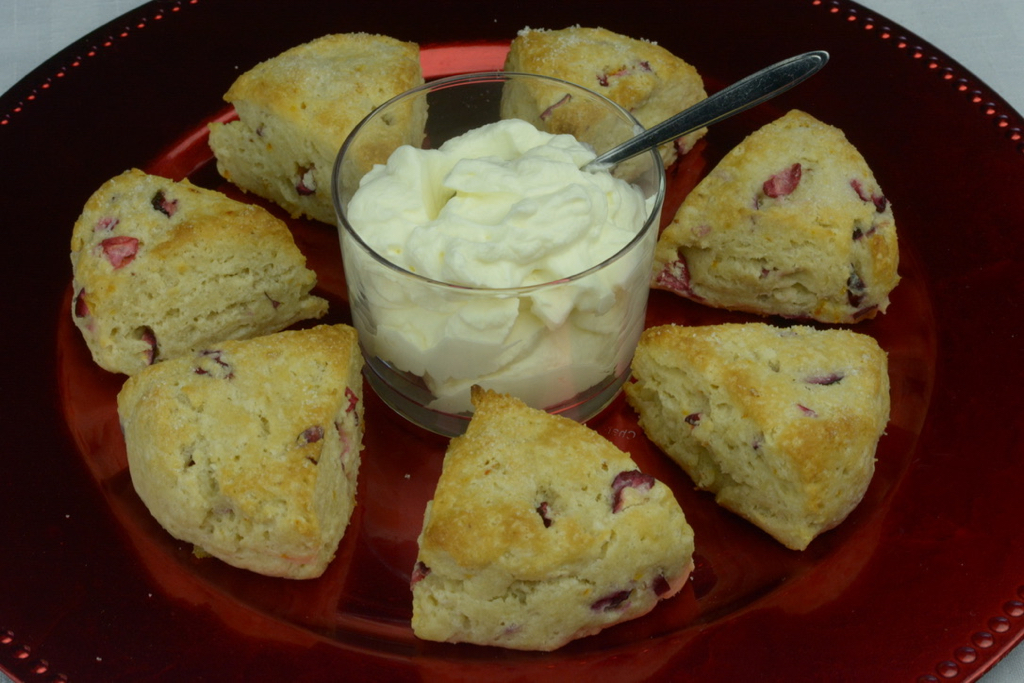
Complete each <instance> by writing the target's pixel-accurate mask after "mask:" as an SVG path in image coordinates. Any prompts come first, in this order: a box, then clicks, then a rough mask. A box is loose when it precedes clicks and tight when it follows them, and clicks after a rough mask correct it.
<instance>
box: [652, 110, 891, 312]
mask: <svg viewBox="0 0 1024 683" xmlns="http://www.w3.org/2000/svg"><path fill="white" fill-rule="evenodd" d="M898 264H899V249H898V247H897V242H896V224H895V222H894V220H893V214H892V207H891V205H890V203H889V201H888V200H887V199H886V197H885V195H884V194H883V193H882V190H881V188H880V187H879V186H878V183H877V182H876V181H875V177H874V175H873V174H872V172H871V169H870V168H869V167H868V165H867V162H866V161H865V160H864V157H862V156H861V154H860V153H859V152H858V151H857V150H856V149H855V148H854V146H853V145H852V144H850V142H849V141H848V140H847V139H846V136H845V135H844V134H843V132H842V131H840V130H839V129H838V128H835V127H833V126H829V125H827V124H824V123H822V122H821V121H818V120H817V119H815V118H814V117H812V116H810V115H809V114H805V113H803V112H801V111H797V110H793V111H790V112H789V113H788V114H786V115H785V116H783V117H781V118H779V119H777V120H776V121H774V122H772V123H769V124H768V125H766V126H764V127H762V128H760V129H759V130H757V131H755V132H754V133H752V134H751V135H750V136H748V137H747V138H746V140H744V141H743V142H742V143H740V144H739V145H738V146H736V147H735V148H734V149H732V150H731V151H730V152H729V153H728V154H727V155H726V156H725V158H723V159H722V161H721V162H720V163H719V164H718V165H717V166H716V167H715V168H714V169H713V170H712V171H711V173H710V174H709V175H708V176H707V177H706V178H705V179H704V180H702V181H701V183H700V184H699V185H697V187H696V188H695V189H694V190H693V191H692V192H691V193H690V194H689V195H688V196H687V197H686V199H685V200H684V201H683V203H682V205H681V206H680V208H679V210H678V212H677V213H676V215H675V218H674V219H673V221H672V222H671V224H669V225H668V227H666V229H665V230H664V232H663V233H662V235H661V238H660V240H659V242H658V248H657V252H656V255H655V264H654V279H653V286H654V287H655V288H659V289H666V290H669V291H672V292H675V293H676V294H680V295H682V296H684V297H687V298H689V299H692V300H694V301H699V302H702V303H704V304H707V305H709V306H714V307H718V308H727V309H733V310H740V311H748V312H752V313H758V314H761V315H780V316H784V317H787V318H802V319H813V320H818V321H820V322H826V323H853V322H857V321H859V320H863V319H866V318H873V317H874V316H875V315H876V314H877V313H881V312H885V310H886V308H887V307H888V305H889V293H890V292H891V291H892V289H893V288H894V287H895V286H896V284H897V283H898V282H899V275H898V274H897V266H898Z"/></svg>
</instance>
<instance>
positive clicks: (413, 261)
mask: <svg viewBox="0 0 1024 683" xmlns="http://www.w3.org/2000/svg"><path fill="white" fill-rule="evenodd" d="M424 118H425V124H424V123H423V121H424ZM499 122H504V124H503V127H501V128H500V130H499V128H497V127H496V124H498V123H499ZM524 122H525V123H524ZM527 124H531V125H530V126H527ZM421 125H423V126H424V128H423V131H422V134H421V135H415V134H414V135H412V136H411V137H413V138H416V137H420V138H421V139H422V143H421V145H420V148H421V149H422V150H428V152H426V153H425V154H422V155H419V154H417V151H416V150H414V149H411V148H410V147H411V146H408V145H406V146H405V147H406V149H403V150H400V152H399V153H395V148H396V147H397V145H394V144H388V143H386V142H384V141H386V140H387V139H389V136H388V135H387V134H388V133H389V132H391V131H393V129H394V128H395V127H396V126H407V127H408V126H413V127H416V126H421ZM524 126H525V127H526V128H524ZM513 129H514V130H513ZM488 131H490V132H488ZM494 131H498V132H494ZM538 131H539V132H538ZM638 131H642V127H641V126H640V124H639V123H637V121H636V119H634V118H633V117H632V116H631V115H630V114H629V113H628V112H627V111H626V110H624V109H623V108H621V107H619V106H618V105H616V104H615V103H613V102H612V101H611V100H608V99H607V98H604V97H603V96H601V95H598V94H597V93H594V92H592V91H590V90H587V89H585V88H582V87H579V86H576V85H573V84H570V83H568V82H566V81H563V80H559V79H555V78H549V77H545V76H538V75H533V74H519V73H508V72H484V73H474V74H468V75H462V76H454V77H451V78H445V79H441V80H437V81H433V82H430V83H427V84H425V85H423V86H421V87H418V88H415V89H413V90H411V91H409V92H406V93H404V94H402V95H399V96H398V97H395V98H393V99H392V100H390V101H389V102H387V103H385V104H383V105H381V106H380V107H379V108H378V109H376V110H375V111H374V112H372V113H371V114H370V115H369V116H367V117H366V119H364V120H363V121H362V122H361V123H360V124H359V125H358V126H357V127H356V128H355V129H354V130H353V132H352V133H351V135H350V136H349V138H348V139H347V141H346V142H345V144H344V146H343V147H342V149H341V151H340V153H339V155H338V159H337V162H336V164H335V169H334V179H333V191H334V201H335V208H336V211H337V215H338V223H339V226H338V230H339V234H340V242H341V250H342V256H343V262H344V270H345V277H346V282H347V286H348V291H349V302H350V305H351V309H352V318H353V321H354V324H355V327H356V328H357V330H358V331H359V335H360V343H361V345H362V350H363V353H364V357H365V359H366V376H367V379H368V381H369V383H370V385H371V386H372V387H373V388H374V390H375V391H376V392H377V394H378V395H379V396H380V397H381V398H382V399H383V400H384V401H385V402H386V403H387V404H388V405H389V406H391V407H392V408H393V409H394V410H396V411H397V412H398V413H400V414H401V415H403V416H404V417H406V418H408V419H409V420H411V421H412V422H414V423H415V424H417V425H419V426H422V427H425V428H427V429H429V430H431V431H434V432H437V433H440V434H445V435H449V436H453V435H457V434H460V433H462V432H463V431H464V430H465V427H466V424H467V423H468V420H469V417H470V414H471V402H470V399H469V397H470V388H471V387H472V386H473V385H480V386H482V387H484V388H488V389H493V390H495V391H498V392H501V393H509V394H513V395H515V396H517V397H519V398H521V399H523V400H524V401H525V402H526V403H527V404H528V405H530V406H532V407H535V408H540V409H543V410H547V411H549V412H553V413H559V414H563V415H566V416H568V417H571V418H573V419H576V420H581V421H582V420H586V419H588V418H590V417H593V416H594V415H596V414H597V413H598V412H600V410H601V409H602V408H604V407H605V406H606V405H608V403H609V402H610V401H611V400H612V399H613V398H614V397H615V396H616V395H617V394H618V391H619V389H620V388H621V386H622V384H623V382H624V381H625V380H626V378H627V377H628V375H629V363H630V360H631V358H632V355H633V351H634V349H635V347H636V341H637V339H638V337H639V335H640V332H641V331H642V328H643V325H644V315H645V311H646V304H647V296H648V289H649V287H648V286H649V280H650V272H651V264H652V258H653V249H654V245H655V242H656V240H657V233H658V226H659V222H660V217H661V208H662V204H663V202H664V195H665V174H664V167H663V164H662V161H661V158H660V156H659V155H658V154H657V151H656V150H651V151H648V152H645V153H643V154H641V155H638V156H636V157H634V158H632V159H630V160H629V161H628V162H624V163H622V164H620V165H618V166H617V167H616V168H615V169H613V171H612V172H608V171H607V170H604V169H598V170H596V171H589V170H588V171H581V170H580V167H581V166H584V165H585V164H586V162H587V160H588V159H590V158H592V157H593V156H596V155H597V154H600V153H602V152H604V151H607V150H608V149H611V148H612V147H614V146H616V145H618V144H620V143H621V142H623V141H624V140H627V139H629V138H631V137H633V136H635V135H636V134H637V132H638ZM485 132H487V134H489V135H490V134H493V135H495V136H496V137H495V138H493V139H492V140H490V141H487V142H484V141H481V140H478V139H477V137H471V136H481V135H484V133H485ZM524 136H525V137H524ZM533 136H539V137H538V139H540V140H545V141H547V142H545V144H547V145H548V147H546V148H545V150H546V151H544V152H543V153H538V155H537V158H530V159H529V160H528V161H522V160H524V159H526V158H527V156H528V155H529V154H530V152H526V151H524V150H526V149H527V148H530V149H532V146H533V145H534V144H535V142H536V141H535V140H533ZM568 136H572V137H571V138H569V137H568ZM393 137H394V136H391V138H392V139H393ZM404 137H407V138H408V137H409V136H404ZM527 138H530V140H531V142H525V140H526V139H527ZM572 138H575V140H573V139H572ZM465 140H470V141H471V142H464V141H465ZM460 141H463V142H460ZM577 141H578V142H579V143H583V146H580V147H579V149H577V148H576V147H572V145H574V144H577ZM567 145H568V146H569V147H566V146H567ZM577 146H578V145H577ZM552 147H553V148H556V149H550V148H552ZM563 147H564V148H565V149H563ZM570 147H571V150H570V151H567V150H569V148H570ZM520 148H522V149H520ZM455 149H459V150H463V151H459V152H456V151H451V150H455ZM446 150H447V151H448V152H447V153H448V154H450V155H451V156H452V158H454V157H459V159H458V163H456V162H455V161H452V160H449V161H441V160H440V156H443V154H444V153H446ZM563 152H565V154H567V155H569V156H564V155H562V153H563ZM393 153H395V154H394V156H392V154H393ZM552 155H555V156H558V158H557V160H554V161H552V160H551V159H548V157H549V156H552ZM560 155H561V156H560ZM572 155H577V156H572ZM580 155H582V156H580ZM588 155H589V156H588ZM413 157H415V159H417V160H412V158H413ZM389 159H390V160H389ZM496 159H497V161H496ZM520 162H522V164H527V165H525V166H517V164H520ZM410 163H411V164H421V165H420V166H417V167H416V168H414V169H412V170H409V168H408V167H405V168H403V167H402V164H410ZM538 164H539V165H538ZM511 167H516V168H519V171H518V172H519V173H520V174H521V175H520V176H519V177H517V178H516V177H512V176H511V175H509V174H511V173H513V171H511V170H510V168H511ZM573 173H575V174H579V176H580V179H579V183H582V185H580V184H577V181H576V179H575V176H573V179H572V180H571V181H570V180H568V179H567V180H565V182H566V187H565V188H561V183H562V182H563V177H565V176H566V174H570V175H571V174H573ZM537 174H541V176H543V177H541V176H538V175H537ZM545 174H546V175H545ZM549 180H550V183H551V185H549V184H548V183H549ZM592 182H594V183H599V185H597V186H594V187H591V185H590V183H592ZM520 185H523V187H520ZM555 185H558V186H559V188H560V189H558V190H557V191H556V190H553V189H551V190H549V187H554V186H555ZM583 186H586V188H587V189H585V190H584V189H581V187H583ZM373 188H377V189H373ZM396 188H397V189H396ZM453 188H457V189H453ZM524 188H525V189H524ZM517 192H518V193H520V195H517V196H515V197H513V198H510V197H509V196H508V195H512V194H515V193H517ZM371 193H374V194H372V196H371ZM457 204H458V205H459V208H457V209H455V208H452V207H455V206H456V205H457ZM581 207H582V208H581ZM577 209H580V210H577ZM449 210H451V211H454V212H455V216H454V217H453V218H450V219H449V218H446V217H445V214H446V212H448V211H449ZM478 219H479V220H478ZM445 221H447V222H445ZM612 224H614V225H612ZM601 231H603V232H601Z"/></svg>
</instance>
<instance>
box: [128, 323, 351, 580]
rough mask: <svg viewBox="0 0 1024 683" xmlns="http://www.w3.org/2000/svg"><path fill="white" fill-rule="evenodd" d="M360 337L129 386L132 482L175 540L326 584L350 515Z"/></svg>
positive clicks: (293, 342) (253, 353) (296, 338)
mask: <svg viewBox="0 0 1024 683" xmlns="http://www.w3.org/2000/svg"><path fill="white" fill-rule="evenodd" d="M362 363H363V361H362V356H361V354H360V351H359V344H358V342H357V338H356V331H355V330H354V329H353V328H351V327H348V326H347V325H321V326H319V327H314V328H312V329H308V330H298V331H287V332H278V333H277V334H272V335H269V336H266V337H259V338H256V339H250V340H246V341H234V342H224V343H223V344H219V345H217V346H212V347H210V348H209V349H206V350H204V351H203V352H201V353H199V354H197V355H195V356H194V357H190V358H180V359H177V360H172V361H167V362H165V363H160V364H159V365H154V366H152V367H150V368H148V369H146V370H145V371H144V372H142V373H140V374H138V375H135V376H134V377H130V378H129V379H128V381H127V382H126V383H125V385H124V387H123V388H122V390H121V392H120V394H119V395H118V397H117V406H118V414H119V416H120V418H121V427H122V429H123V431H124V437H125V443H126V445H127V450H128V466H129V471H130V473H131V478H132V483H133V484H134V486H135V490H136V491H137V492H138V494H139V497H140V498H141V499H142V501H143V502H144V503H145V504H146V507H147V508H149V511H150V513H152V515H153V517H154V518H155V519H156V520H157V521H158V522H159V523H160V525H161V526H163V527H164V529H166V530H167V531H168V532H169V533H170V534H171V535H172V536H174V537H175V538H178V539H180V540H183V541H187V542H189V543H192V544H194V545H195V546H196V548H197V551H202V552H205V553H208V554H210V555H213V556H214V557H217V558H220V559H221V560H223V561H224V562H227V563H228V564H231V565H234V566H236V567H241V568H243V569H249V570H252V571H254V572H258V573H260V574H267V575H269V576H282V577H287V578H293V579H307V578H314V577H317V576H320V575H321V574H322V573H323V571H324V569H325V568H326V567H327V565H328V563H330V561H331V559H332V558H333V557H334V553H335V552H336V551H337V548H338V543H339V541H340V540H341V538H342V536H343V535H344V533H345V527H346V526H347V525H348V521H349V518H350V516H351V514H352V510H353V508H354V506H355V494H356V477H357V475H358V472H359V461H360V457H359V451H360V449H361V448H362V434H363V427H362V416H363V401H362V375H361V374H360V373H361V370H362Z"/></svg>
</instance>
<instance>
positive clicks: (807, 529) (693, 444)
mask: <svg viewBox="0 0 1024 683" xmlns="http://www.w3.org/2000/svg"><path fill="white" fill-rule="evenodd" d="M887 363H888V361H887V357H886V354H885V352H884V351H882V349H881V348H879V346H878V343H877V342H875V340H874V339H872V338H871V337H869V336H867V335H863V334H859V333H857V332H852V331H850V330H839V329H833V330H816V329H814V328H810V327H803V326H797V327H790V328H778V327H773V326H770V325H766V324H763V323H748V324H725V325H712V326H707V327H682V326H675V325H665V326H661V327H654V328H649V329H647V330H645V331H644V333H643V335H642V337H641V340H640V344H639V347H638V348H637V352H636V356H635V357H634V360H633V376H634V378H635V382H633V383H627V384H626V397H627V400H628V401H629V403H630V405H631V406H633V408H634V409H635V410H636V411H637V412H638V413H639V415H640V426H641V427H642V428H643V430H644V432H645V433H646V434H647V436H648V437H649V438H650V439H651V441H653V442H654V443H655V444H656V445H657V446H658V447H659V448H661V449H662V450H663V451H664V452H665V453H667V454H668V455H669V456H670V457H671V458H672V459H673V460H675V461H676V462H677V463H678V464H679V465H680V466H681V467H682V468H683V470H685V471H686V473H687V474H689V475H690V478H691V479H693V481H694V483H695V484H696V485H697V486H698V487H699V488H701V489H705V490H708V491H711V492H713V493H714V494H715V500H716V501H717V502H718V503H719V504H720V505H722V506H723V507H725V508H728V509H730V510H732V511H733V512H735V513H737V514H739V515H740V516H742V517H745V518H746V519H748V520H750V521H751V522H753V523H754V524H756V525H757V526H759V527H761V528H762V529H764V530H765V531H767V532H768V533H769V534H771V535H772V536H774V537H775V538H776V539H778V540H779V541H780V542H781V543H782V544H784V545H785V546H787V547H788V548H792V549H794V550H803V549H804V548H806V547H807V545H808V544H809V543H810V542H811V540H812V539H814V538H815V537H816V536H817V535H818V534H820V533H822V532H824V531H826V530H828V529H831V528H833V527H835V526H836V525H837V524H839V523H840V522H842V521H843V520H844V519H845V518H846V517H847V515H848V514H849V513H850V512H851V511H852V510H853V509H854V508H855V507H856V506H857V504H858V503H859V502H860V501H861V499H862V498H863V497H864V493H865V491H866V490H867V487H868V484H869V483H870V481H871V477H872V475H873V473H874V463H875V449H876V447H877V445H878V441H879V439H880V437H881V435H882V433H883V431H884V429H885V425H886V424H887V422H888V420H889V375H888V367H887Z"/></svg>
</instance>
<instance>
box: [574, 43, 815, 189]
mask: <svg viewBox="0 0 1024 683" xmlns="http://www.w3.org/2000/svg"><path fill="white" fill-rule="evenodd" d="M826 63H828V52H825V51H824V50H816V51H814V52H805V53H804V54H801V55H797V56H796V57H790V58H789V59H784V60H782V61H781V62H777V63H776V64H773V65H772V66H769V67H766V68H764V69H761V70H760V71H758V72H757V73H753V74H751V75H749V76H747V77H746V78H744V79H743V80H740V81H737V82H736V83H733V84H732V85H730V86H729V87H727V88H724V89H722V90H720V91H718V92H717V93H715V94H714V95H711V96H710V97H708V98H706V99H704V100H701V101H700V102H698V103H697V104H695V105H693V106H692V107H690V108H688V109H684V110H683V111H681V112H679V113H678V114H676V115H675V116H672V117H670V118H668V119H665V120H664V121H662V122H661V123H659V124H658V125H656V126H653V127H652V128H648V129H647V130H645V131H644V132H642V133H640V134H639V135H637V136H635V137H632V138H630V139H629V140H627V141H626V142H624V143H622V144H621V145H619V146H617V147H613V148H612V149H610V150H608V151H607V152H605V153H604V154H602V155H600V156H599V157H597V158H596V159H594V160H593V161H590V162H589V163H588V164H587V165H586V166H584V168H585V169H586V170H598V169H608V168H610V167H612V166H614V165H615V164H617V163H619V162H620V161H624V160H626V159H629V158H631V157H634V156H636V155H637V154H640V153H641V152H644V151H646V150H648V149H651V148H652V147H657V146H658V145H661V144H663V143H666V142H670V141H672V140H675V139H676V138H679V137H682V136H684V135H686V134H687V133H692V132H693V131H695V130H700V129H701V128H704V127H705V126H710V125H711V124H713V123H718V122H719V121H722V120H724V119H727V118H729V117H730V116H733V115H734V114H739V113H740V112H742V111H746V110H747V109H750V108H751V107H754V106H757V105H758V104H761V103H762V102H766V101H768V100H770V99H772V98H773V97H775V96H776V95H780V94H782V93H784V92H786V91H787V90H789V89H790V88H792V87H793V86H795V85H798V84H800V83H802V82H803V81H805V80H807V79H808V78H810V77H811V76H813V75H814V74H816V73H817V72H818V71H820V70H821V68H822V67H823V66H825V64H826Z"/></svg>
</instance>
